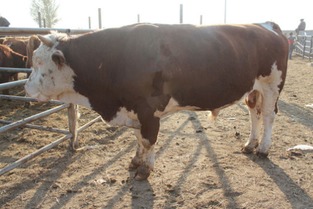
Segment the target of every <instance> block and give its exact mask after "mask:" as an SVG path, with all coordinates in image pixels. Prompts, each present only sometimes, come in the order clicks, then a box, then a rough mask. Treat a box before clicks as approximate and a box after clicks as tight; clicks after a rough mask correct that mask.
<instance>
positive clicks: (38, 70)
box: [25, 37, 90, 107]
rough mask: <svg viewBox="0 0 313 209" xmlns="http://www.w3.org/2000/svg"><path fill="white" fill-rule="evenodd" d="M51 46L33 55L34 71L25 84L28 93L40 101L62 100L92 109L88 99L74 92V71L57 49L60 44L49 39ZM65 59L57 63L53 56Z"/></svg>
mask: <svg viewBox="0 0 313 209" xmlns="http://www.w3.org/2000/svg"><path fill="white" fill-rule="evenodd" d="M46 38H47V40H50V41H51V42H50V46H47V45H46V44H43V43H42V44H41V45H40V46H39V48H38V49H37V50H35V51H34V54H33V60H32V61H33V67H32V68H33V71H32V73H31V75H30V77H29V79H28V81H27V83H26V84H25V90H26V93H27V94H28V95H29V96H30V97H33V98H36V99H37V100H38V101H48V100H52V99H53V100H60V101H63V102H68V103H74V104H81V105H84V106H87V107H90V104H89V102H88V99H87V98H86V97H84V96H82V95H80V94H78V93H77V92H75V90H74V76H75V73H74V71H73V70H72V69H71V68H70V67H69V66H68V65H66V63H65V58H64V55H63V53H62V52H61V51H59V50H57V49H55V46H57V44H58V42H57V41H54V40H55V39H49V37H46ZM55 55H56V56H58V58H60V59H63V61H64V62H63V63H61V64H60V63H57V62H55V61H54V60H53V59H52V56H55Z"/></svg>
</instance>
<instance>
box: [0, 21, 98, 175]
mask: <svg viewBox="0 0 313 209" xmlns="http://www.w3.org/2000/svg"><path fill="white" fill-rule="evenodd" d="M51 31H57V32H63V33H68V34H82V33H87V32H91V31H93V30H85V29H81V30H72V29H56V28H7V27H0V35H10V36H17V35H18V36H22V35H33V34H48V33H50V32H51ZM30 72H31V69H28V68H7V67H0V73H30ZM26 81H27V79H24V80H18V81H12V82H7V83H2V84H0V91H2V90H6V89H10V88H13V87H17V86H21V85H24V84H25V83H26ZM4 100H16V101H24V102H35V101H36V99H33V98H29V97H22V96H13V95H2V94H0V102H2V101H4ZM49 103H52V104H58V105H60V106H57V107H54V108H51V109H48V110H46V111H43V112H41V113H38V114H35V115H32V116H30V117H27V118H23V119H21V120H18V121H11V120H0V123H2V124H5V125H4V126H1V127H0V135H1V134H2V133H4V132H6V131H10V130H12V129H15V128H17V127H22V128H32V129H38V130H43V131H50V132H56V133H61V134H65V136H63V137H61V138H59V139H57V140H56V141H54V142H52V143H50V144H48V145H46V146H44V147H42V148H41V149H39V150H37V151H35V152H33V153H31V154H29V155H27V156H25V157H23V158H21V159H19V160H17V161H15V162H13V163H11V164H9V165H6V166H5V167H3V168H1V169H0V175H3V174H4V173H7V172H8V171H10V170H12V169H14V168H16V167H18V166H20V165H22V164H23V163H25V162H27V161H29V160H30V159H32V158H34V157H36V156H38V155H39V154H42V153H43V152H45V151H47V150H50V149H52V148H53V147H55V146H57V145H58V144H60V143H62V142H64V141H66V140H67V139H70V145H71V148H72V149H73V150H76V149H77V147H78V141H77V135H78V133H79V132H81V131H83V130H85V129H86V128H88V127H89V126H91V125H92V124H94V123H95V122H97V121H100V119H101V117H100V116H99V117H97V118H95V119H93V120H91V121H89V122H87V123H86V124H85V125H83V126H81V127H78V106H77V105H74V104H64V103H62V102H60V101H49ZM64 109H67V112H68V127H69V129H68V130H64V129H58V128H52V127H47V126H40V125H34V124H29V123H30V122H33V121H35V120H38V119H40V118H43V117H46V116H48V115H51V114H53V113H56V112H58V111H61V110H64Z"/></svg>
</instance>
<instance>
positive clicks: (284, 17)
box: [0, 0, 313, 30]
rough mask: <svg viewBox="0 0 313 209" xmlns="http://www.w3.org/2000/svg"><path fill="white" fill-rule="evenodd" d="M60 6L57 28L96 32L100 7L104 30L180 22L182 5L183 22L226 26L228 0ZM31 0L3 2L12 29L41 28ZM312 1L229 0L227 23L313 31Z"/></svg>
mask: <svg viewBox="0 0 313 209" xmlns="http://www.w3.org/2000/svg"><path fill="white" fill-rule="evenodd" d="M55 1H56V4H57V5H59V9H58V13H57V15H58V18H60V21H59V23H57V25H55V28H70V29H88V27H89V24H88V17H90V19H91V28H92V29H97V28H98V26H99V23H98V8H101V16H102V18H101V20H102V28H110V27H120V26H123V25H128V24H133V23H136V22H137V15H138V14H139V15H140V22H150V23H168V24H176V23H179V8H180V4H182V5H183V11H184V17H183V23H188V24H199V23H200V15H202V18H203V19H202V24H205V25H210V24H224V21H225V16H224V11H225V0H155V1H152V0H88V1H85V0H55ZM31 2H32V0H5V1H1V7H0V15H1V16H3V17H5V18H7V19H8V20H9V22H10V23H11V25H10V27H23V28H28V27H38V24H37V23H36V22H35V21H34V20H32V17H31V16H30V7H31ZM312 8H313V0H296V1H293V0H226V23H227V24H233V23H235V24H237V23H260V22H265V21H274V22H276V23H277V24H279V25H280V27H281V28H282V29H283V30H294V29H295V28H296V27H297V26H298V24H299V23H300V19H301V18H303V19H304V20H305V22H306V24H307V27H306V29H307V30H313V12H312Z"/></svg>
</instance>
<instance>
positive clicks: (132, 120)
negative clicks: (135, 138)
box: [109, 107, 140, 128]
mask: <svg viewBox="0 0 313 209" xmlns="http://www.w3.org/2000/svg"><path fill="white" fill-rule="evenodd" d="M109 124H110V125H111V126H127V127H131V128H140V124H139V121H138V118H137V114H135V113H134V112H133V111H131V112H129V111H127V110H126V108H124V107H123V108H121V109H120V111H118V112H117V113H116V116H115V117H114V118H113V119H112V120H111V121H109Z"/></svg>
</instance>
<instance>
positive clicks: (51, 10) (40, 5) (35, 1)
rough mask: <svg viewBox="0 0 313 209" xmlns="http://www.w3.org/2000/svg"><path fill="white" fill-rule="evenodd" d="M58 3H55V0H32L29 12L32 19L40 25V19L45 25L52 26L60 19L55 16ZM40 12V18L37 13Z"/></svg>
mask: <svg viewBox="0 0 313 209" xmlns="http://www.w3.org/2000/svg"><path fill="white" fill-rule="evenodd" d="M58 9H59V5H56V3H55V0H32V5H31V8H30V14H31V16H32V17H33V19H34V20H35V21H36V22H38V24H39V26H40V25H41V22H40V21H41V19H43V20H44V22H45V26H46V27H48V28H52V27H53V26H54V25H55V24H56V23H57V22H59V21H60V19H58V18H57V11H58ZM39 12H40V14H41V19H40V18H39V15H38V13H39Z"/></svg>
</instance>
